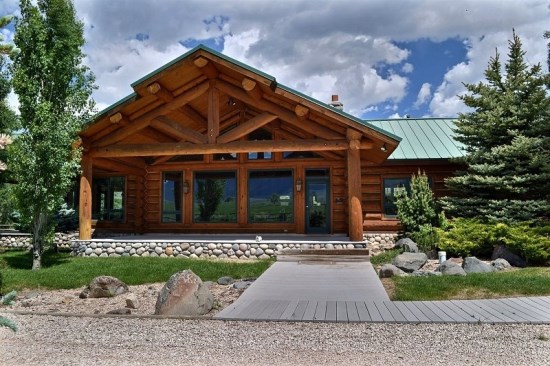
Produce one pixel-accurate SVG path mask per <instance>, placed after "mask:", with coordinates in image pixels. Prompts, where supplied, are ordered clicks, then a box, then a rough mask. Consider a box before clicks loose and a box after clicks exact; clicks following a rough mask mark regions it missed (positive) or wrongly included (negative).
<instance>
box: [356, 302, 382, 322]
mask: <svg viewBox="0 0 550 366" xmlns="http://www.w3.org/2000/svg"><path fill="white" fill-rule="evenodd" d="M355 307H356V309H357V314H358V316H359V320H360V321H362V322H374V321H375V320H373V319H372V317H371V316H370V313H369V309H368V308H367V304H366V303H365V302H364V301H355ZM379 321H382V318H380V320H379Z"/></svg>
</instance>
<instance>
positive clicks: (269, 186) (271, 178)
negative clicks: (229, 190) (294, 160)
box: [248, 170, 294, 223]
mask: <svg viewBox="0 0 550 366" xmlns="http://www.w3.org/2000/svg"><path fill="white" fill-rule="evenodd" d="M248 221H249V222H250V223H259V222H294V179H293V178H292V171H291V170H273V171H251V172H250V173H249V176H248Z"/></svg>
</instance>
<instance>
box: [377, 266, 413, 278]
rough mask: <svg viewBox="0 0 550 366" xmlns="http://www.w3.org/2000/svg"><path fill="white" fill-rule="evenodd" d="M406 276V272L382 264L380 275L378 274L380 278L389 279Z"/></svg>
mask: <svg viewBox="0 0 550 366" xmlns="http://www.w3.org/2000/svg"><path fill="white" fill-rule="evenodd" d="M406 275H407V273H406V272H403V271H402V270H400V269H399V268H397V267H396V266H394V265H393V264H390V263H386V264H384V265H383V266H382V268H380V273H379V276H380V278H390V277H393V276H406Z"/></svg>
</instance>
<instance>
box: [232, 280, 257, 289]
mask: <svg viewBox="0 0 550 366" xmlns="http://www.w3.org/2000/svg"><path fill="white" fill-rule="evenodd" d="M252 282H253V281H249V280H241V281H237V282H235V283H234V284H233V288H234V289H237V290H244V289H247V288H248V287H250V285H252Z"/></svg>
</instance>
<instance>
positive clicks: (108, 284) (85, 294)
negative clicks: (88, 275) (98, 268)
mask: <svg viewBox="0 0 550 366" xmlns="http://www.w3.org/2000/svg"><path fill="white" fill-rule="evenodd" d="M126 292H128V285H126V284H125V283H124V282H122V281H121V280H119V279H118V278H115V277H111V276H99V277H96V278H94V279H93V280H92V281H91V282H90V284H89V285H88V287H86V288H85V289H84V291H82V292H81V293H80V298H81V299H86V298H100V297H114V296H117V295H121V294H123V293H126Z"/></svg>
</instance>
